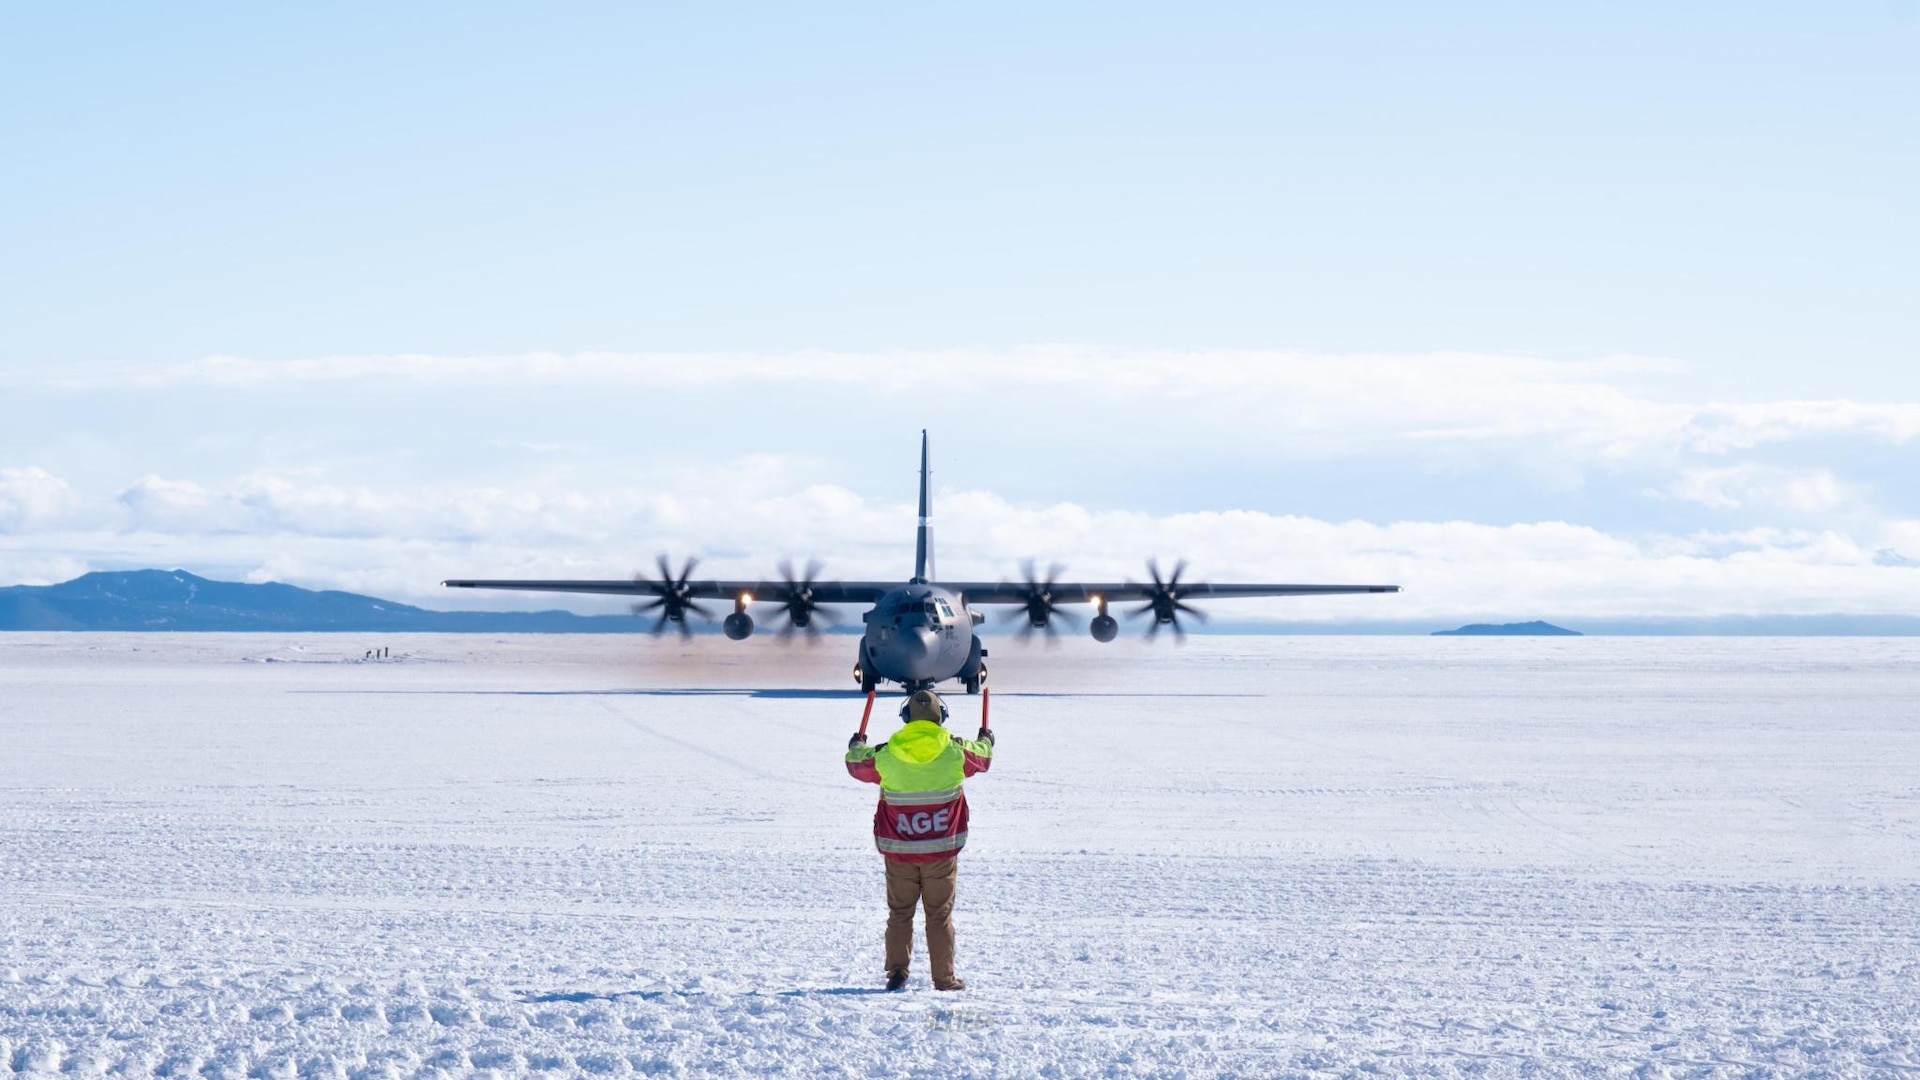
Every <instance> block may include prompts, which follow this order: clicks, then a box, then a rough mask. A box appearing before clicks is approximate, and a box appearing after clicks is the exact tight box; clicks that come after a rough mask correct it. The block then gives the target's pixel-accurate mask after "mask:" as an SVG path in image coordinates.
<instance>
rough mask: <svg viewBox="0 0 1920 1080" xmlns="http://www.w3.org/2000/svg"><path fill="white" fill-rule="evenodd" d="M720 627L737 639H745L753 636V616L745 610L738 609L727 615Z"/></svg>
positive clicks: (729, 635)
mask: <svg viewBox="0 0 1920 1080" xmlns="http://www.w3.org/2000/svg"><path fill="white" fill-rule="evenodd" d="M720 628H721V629H722V630H725V631H726V632H727V636H728V637H730V638H732V639H733V640H735V641H745V640H747V639H748V638H749V637H752V636H753V616H751V615H749V614H747V613H746V612H744V611H736V612H734V613H733V614H731V615H729V616H727V617H726V619H725V621H723V622H722V623H721V624H720Z"/></svg>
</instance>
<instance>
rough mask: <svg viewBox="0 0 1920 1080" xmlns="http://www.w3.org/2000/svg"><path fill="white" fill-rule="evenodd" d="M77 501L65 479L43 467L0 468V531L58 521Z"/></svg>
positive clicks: (57, 522)
mask: <svg viewBox="0 0 1920 1080" xmlns="http://www.w3.org/2000/svg"><path fill="white" fill-rule="evenodd" d="M80 505H81V500H80V498H79V496H78V495H76V494H75V493H74V491H73V489H72V488H71V487H69V486H68V485H67V482H66V481H65V480H62V479H60V478H59V477H57V476H55V475H53V474H52V473H50V472H48V471H47V470H45V469H42V468H38V467H28V468H14V469H0V533H18V532H29V531H32V530H35V529H44V528H48V527H50V526H55V525H58V524H60V523H62V522H63V520H64V519H65V518H67V517H68V516H69V515H71V514H73V513H74V512H76V511H77V510H78V509H79V508H80Z"/></svg>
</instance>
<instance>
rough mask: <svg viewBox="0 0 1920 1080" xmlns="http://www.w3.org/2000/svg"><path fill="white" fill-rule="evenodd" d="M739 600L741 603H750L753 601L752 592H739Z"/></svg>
mask: <svg viewBox="0 0 1920 1080" xmlns="http://www.w3.org/2000/svg"><path fill="white" fill-rule="evenodd" d="M740 602H741V603H743V604H751V603H753V594H752V593H750V592H743V593H741V594H740Z"/></svg>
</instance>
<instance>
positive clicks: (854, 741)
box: [847, 731, 867, 750]
mask: <svg viewBox="0 0 1920 1080" xmlns="http://www.w3.org/2000/svg"><path fill="white" fill-rule="evenodd" d="M865 745H867V734H866V732H864V731H856V732H854V733H853V738H851V739H848V740H847V749H849V750H851V749H853V748H854V747H856V746H865Z"/></svg>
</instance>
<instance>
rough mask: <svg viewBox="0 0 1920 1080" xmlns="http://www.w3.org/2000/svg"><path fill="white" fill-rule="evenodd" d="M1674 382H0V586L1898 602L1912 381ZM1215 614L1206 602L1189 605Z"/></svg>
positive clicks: (1350, 371) (1908, 491) (1115, 377)
mask: <svg viewBox="0 0 1920 1080" xmlns="http://www.w3.org/2000/svg"><path fill="white" fill-rule="evenodd" d="M1675 369H1676V365H1673V364H1671V363H1668V362H1662V361H1656V360H1649V359H1644V358H1632V357H1623V358H1608V359H1601V360H1595V361H1586V362H1569V361H1556V360H1547V359H1540V358H1532V357H1525V356H1504V355H1481V354H1467V353H1438V354H1423V355H1412V354H1359V355H1312V354H1301V353H1262V352H1251V351H1217V352H1208V351H1196V352H1187V353H1180V352H1168V351H1137V350H1136V351H1128V350H1103V349H1093V348H1074V347H1064V346H1060V347H1043V348H1028V349H1009V350H997V351H996V350H978V351H966V350H952V351H941V352H920V353H915V352H872V353H825V352H805V353H790V354H746V353H732V354H585V355H564V356H563V355H516V356H493V357H451V356H429V355H401V356H349V357H327V358H315V359H304V360H291V361H278V362H274V361H260V360H250V359H243V358H210V359H207V360H203V361H200V362H196V363H191V364H183V365H171V366H141V367H132V368H114V367H110V366H99V367H89V368H68V369H65V370H62V371H60V372H57V373H48V372H42V373H39V374H25V373H15V374H12V375H0V385H4V386H5V388H6V391H7V395H8V397H9V399H10V400H11V401H13V402H14V403H15V410H14V411H15V414H16V416H17V417H18V422H17V423H16V424H14V425H12V426H11V427H10V429H9V431H8V433H6V434H5V435H0V578H4V579H5V580H6V581H8V582H25V583H45V582H49V581H54V580H61V579H65V578H67V577H71V576H74V575H76V574H79V573H82V572H85V571H87V570H90V569H108V568H125V567H135V566H166V567H172V566H181V567H184V568H186V569H190V570H195V571H196V572H202V573H207V574H209V575H210V576H231V577H236V578H243V579H247V580H268V579H273V580H285V581H291V582H294V583H297V584H301V585H307V586H314V587H338V588H348V589H353V590H356V591H362V592H369V593H375V594H379V595H385V596H390V597H393V598H395V599H404V600H409V601H415V602H423V603H426V604H429V605H434V606H448V607H451V606H460V605H465V606H475V607H511V606H519V607H551V606H573V607H576V608H577V609H579V610H588V611H604V610H618V608H619V605H618V604H617V603H612V602H599V601H593V600H578V601H568V602H566V603H565V604H564V605H563V604H562V602H561V600H560V599H559V598H552V597H518V596H506V595H501V596H478V597H475V596H470V595H461V596H455V595H449V594H445V593H443V592H441V591H440V590H438V589H437V588H436V583H437V582H438V580H439V579H440V578H443V577H447V576H456V575H459V576H468V575H471V576H570V577H626V576H628V575H630V574H632V573H633V572H634V571H635V570H636V569H637V568H641V567H644V566H647V565H649V564H650V563H651V561H652V558H653V555H654V553H655V552H657V551H662V550H665V551H671V552H674V553H676V554H680V555H685V554H698V555H700V556H701V557H702V558H703V559H704V560H705V566H706V568H707V569H708V570H710V571H711V572H713V573H716V574H725V575H741V576H757V575H762V574H767V573H771V572H772V568H773V567H774V565H775V564H776V563H777V562H778V561H779V560H780V559H781V558H785V557H791V558H794V559H795V560H796V561H798V560H804V559H806V558H808V557H813V556H818V557H821V558H823V559H825V560H827V562H828V566H829V570H828V573H829V575H837V576H844V577H867V576H876V577H887V576H899V575H903V574H904V570H905V566H904V563H905V561H906V560H908V559H910V557H911V535H912V516H913V507H912V505H911V503H912V497H913V479H912V470H913V467H914V464H915V462H914V459H913V456H914V453H915V450H916V449H917V447H916V445H915V443H914V441H913V440H914V437H915V436H916V434H917V431H918V429H920V428H921V427H926V428H930V429H931V430H932V431H933V435H934V453H935V467H936V488H937V491H938V500H937V505H936V518H937V521H938V525H939V533H938V536H939V544H940V569H941V572H942V574H943V575H944V576H947V577H952V578H962V577H980V578H990V579H999V578H1004V577H1009V576H1012V575H1013V574H1014V573H1015V572H1016V568H1017V566H1018V563H1019V561H1020V560H1021V559H1023V558H1028V557H1033V558H1038V559H1039V560H1040V561H1041V562H1042V563H1045V562H1048V561H1052V560H1059V561H1062V562H1064V563H1066V564H1067V565H1068V566H1069V567H1070V569H1071V572H1072V573H1074V574H1076V575H1082V576H1088V577H1126V576H1138V575H1139V574H1140V573H1141V562H1142V560H1143V559H1145V558H1146V557H1147V556H1149V555H1158V556H1159V557H1160V558H1161V559H1162V561H1163V562H1164V561H1168V560H1171V559H1173V558H1176V557H1186V558H1189V559H1191V560H1192V561H1193V563H1194V565H1195V569H1196V572H1197V573H1198V574H1200V575H1201V576H1204V577H1206V578H1209V579H1212V580H1221V581H1225V580H1235V579H1240V580H1256V579H1257V580H1283V581H1327V582H1393V583H1398V584H1401V585H1402V586H1404V587H1405V590H1406V591H1405V592H1404V593H1403V594H1401V595H1399V596H1396V597H1390V598H1379V597H1372V598H1332V599H1321V600H1303V601H1284V602H1269V603H1258V604H1248V605H1245V606H1244V607H1239V606H1236V607H1235V608H1234V609H1233V611H1232V613H1231V614H1232V615H1234V616H1236V617H1238V616H1240V615H1242V614H1244V615H1245V616H1246V617H1248V618H1252V619H1275V620H1287V619H1297V620H1312V621H1327V620H1339V621H1366V620H1401V619H1413V618H1455V617H1459V618H1466V617H1498V618H1506V617H1514V618H1518V617H1533V616H1536V615H1552V616H1556V617H1580V616H1588V617H1597V616H1607V617H1621V616H1626V617H1631V616H1667V617H1672V616H1704V615H1722V614H1826V613H1857V614H1886V613H1911V612H1914V611H1916V610H1920V505H1916V499H1915V490H1914V486H1913V485H1912V483H1911V481H1910V480H1909V479H1907V474H1908V472H1909V471H1910V464H1911V452H1912V446H1913V443H1914V440H1915V439H1916V437H1920V403H1906V402H1859V401H1851V400H1839V399H1835V400H1742V401H1692V402H1689V401H1684V400H1675V399H1673V397H1672V396H1671V395H1668V394H1666V393H1664V392H1663V386H1662V383H1663V381H1666V380H1668V379H1669V378H1670V377H1671V376H1672V375H1673V373H1674V371H1675ZM1221 614H1223V615H1224V614H1228V613H1226V612H1222V613H1221Z"/></svg>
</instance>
